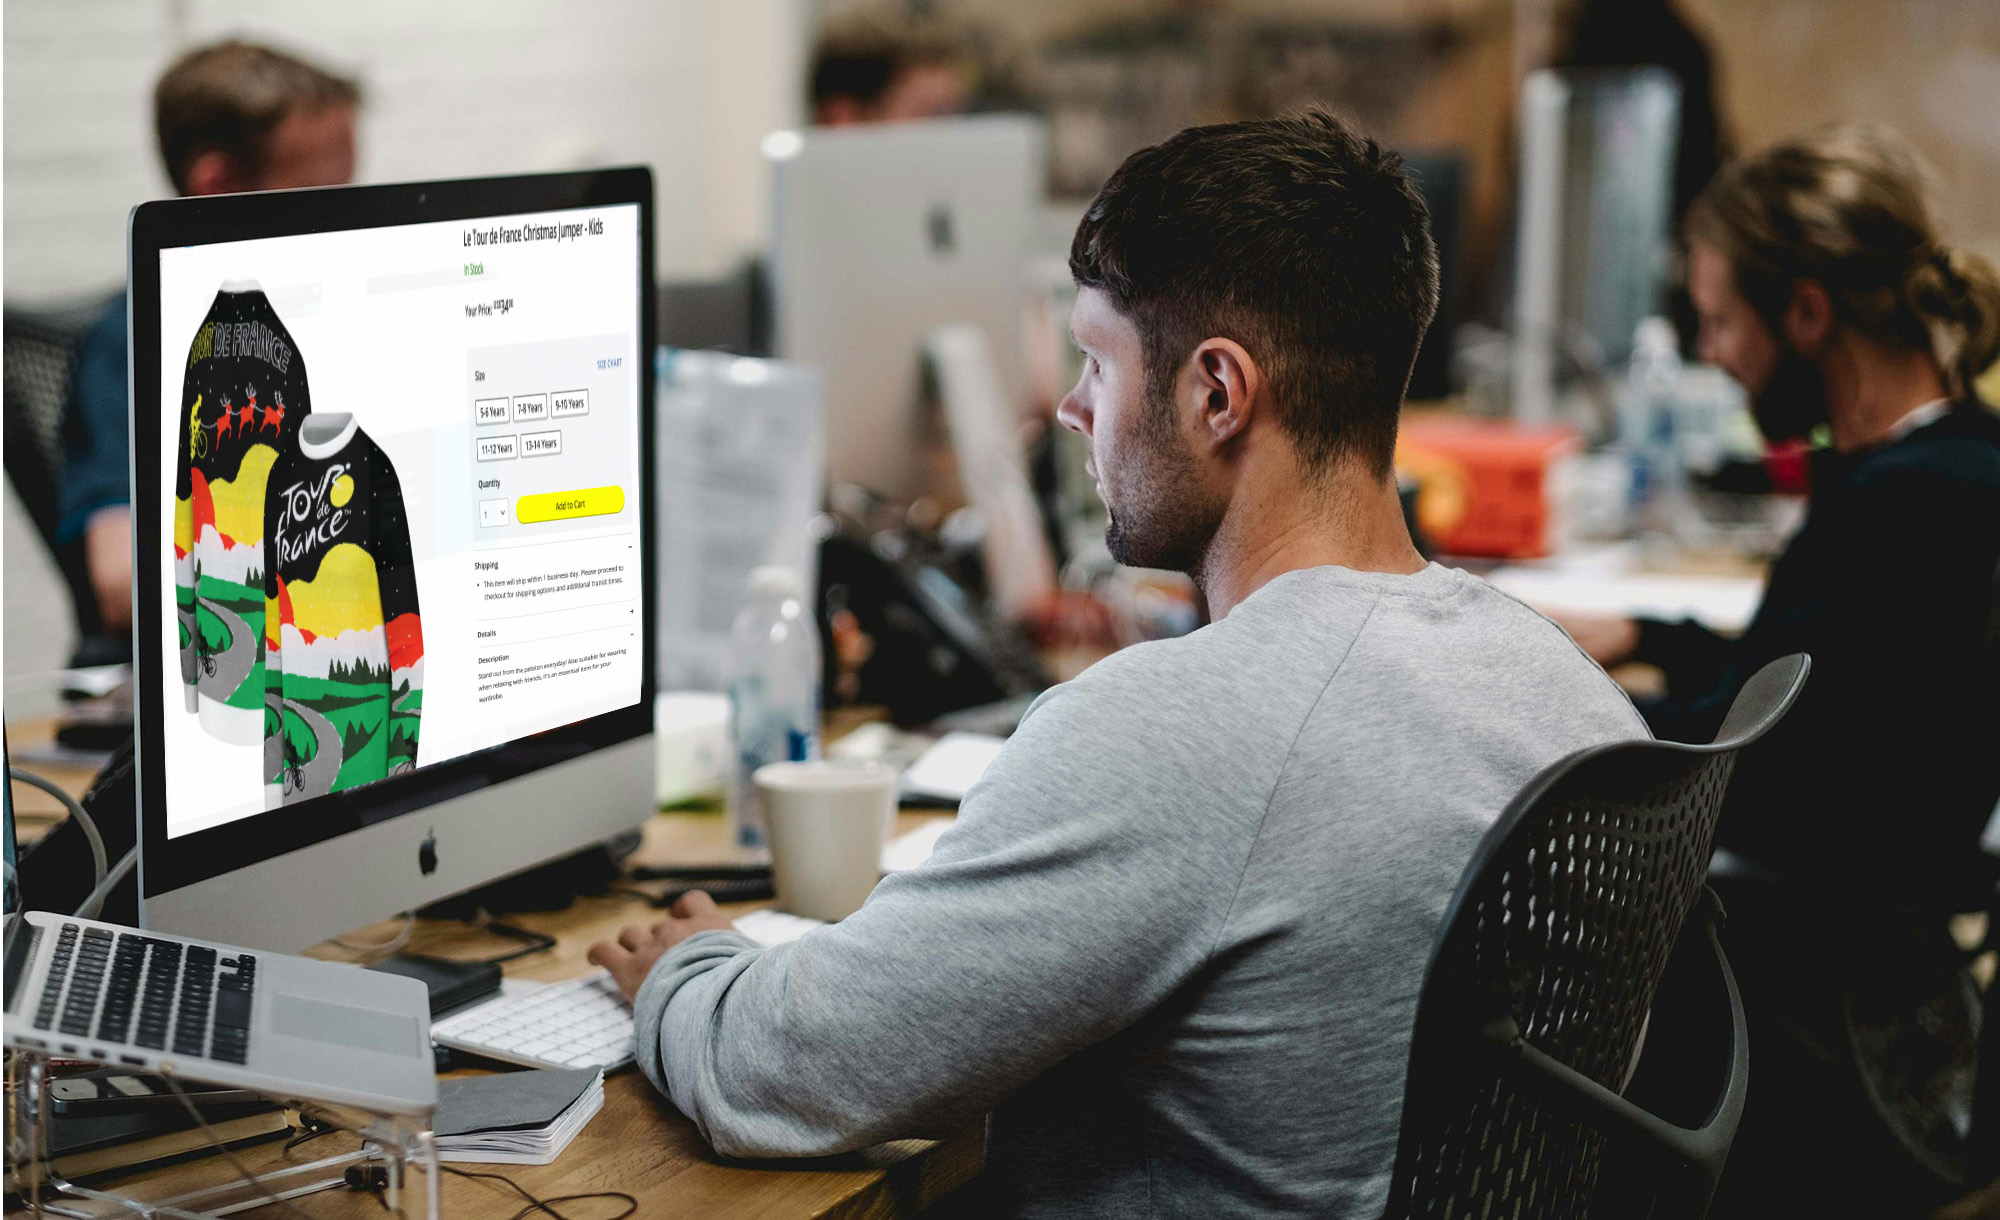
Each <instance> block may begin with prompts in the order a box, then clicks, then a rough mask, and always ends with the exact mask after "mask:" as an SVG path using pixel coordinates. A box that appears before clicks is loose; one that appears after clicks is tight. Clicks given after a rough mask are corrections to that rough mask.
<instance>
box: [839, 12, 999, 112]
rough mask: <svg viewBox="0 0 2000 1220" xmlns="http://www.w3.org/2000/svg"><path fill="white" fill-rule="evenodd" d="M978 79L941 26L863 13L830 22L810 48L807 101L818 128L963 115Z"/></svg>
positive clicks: (963, 50) (966, 54)
mask: <svg viewBox="0 0 2000 1220" xmlns="http://www.w3.org/2000/svg"><path fill="white" fill-rule="evenodd" d="M977 76H978V69H977V65H976V61H975V58H974V56H973V55H972V53H971V51H970V50H969V48H968V47H967V45H966V44H965V42H964V40H963V39H961V38H958V37H955V36H954V35H953V34H952V32H951V31H950V30H949V29H947V28H946V27H945V26H943V25H942V24H940V23H937V22H935V21H932V20H928V19H922V18H917V17H914V16H910V15H908V14H904V13H900V12H898V11H897V10H895V9H893V8H868V9H863V10H861V11H858V12H855V13H850V14H847V15H845V16H842V17H838V18H835V19H834V20H832V21H830V22H828V23H827V26H826V28H825V29H824V30H823V31H821V33H820V38H819V43H818V45H817V46H815V47H814V48H813V56H812V69H811V78H810V82H809V86H808V88H809V93H810V97H809V100H810V101H811V103H812V118H813V122H815V123H817V124H819V125H820V126H822V127H845V126H851V125H853V124H857V123H892V122H897V121H901V120H905V119H935V118H944V117H946V116H949V115H954V114H963V113H964V112H965V110H966V108H967V107H968V106H969V105H970V103H971V101H972V94H973V87H974V84H975V82H976V79H977Z"/></svg>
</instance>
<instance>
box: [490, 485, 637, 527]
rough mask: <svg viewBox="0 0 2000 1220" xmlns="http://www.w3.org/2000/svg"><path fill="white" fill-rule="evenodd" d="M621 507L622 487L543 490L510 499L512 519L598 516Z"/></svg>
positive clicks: (623, 501)
mask: <svg viewBox="0 0 2000 1220" xmlns="http://www.w3.org/2000/svg"><path fill="white" fill-rule="evenodd" d="M624 510H625V489H624V488H622V487H585V488H583V489H581V490H579V491H544V492H538V493H536V494H535V495H532V496H522V497H521V498H520V499H519V500H517V501H515V502H514V519H515V520H516V521H523V522H532V521H567V520H569V519H570V518H571V517H602V516H605V515H606V514H608V513H617V512H623V511H624Z"/></svg>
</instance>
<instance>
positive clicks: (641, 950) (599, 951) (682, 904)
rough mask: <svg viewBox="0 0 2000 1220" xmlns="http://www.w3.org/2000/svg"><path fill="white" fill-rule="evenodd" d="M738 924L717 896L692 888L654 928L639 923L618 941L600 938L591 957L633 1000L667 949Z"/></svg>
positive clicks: (619, 935) (619, 936)
mask: <svg viewBox="0 0 2000 1220" xmlns="http://www.w3.org/2000/svg"><path fill="white" fill-rule="evenodd" d="M734 926H735V925H734V924H733V923H731V922H730V919H729V916H727V915H724V914H723V913H722V912H721V911H719V910H717V909H716V907H715V899H713V898H710V897H709V896H708V895H707V894H704V893H702V892H701V891H700V890H690V891H688V892H687V893H685V894H683V895H681V896H680V898H679V899H678V900H676V901H675V903H674V905H672V906H670V907H668V908H667V917H666V918H665V919H662V920H660V921H659V922H657V923H655V924H654V925H653V926H652V927H650V928H649V927H646V926H645V925H644V924H636V923H635V924H632V925H631V926H629V927H627V928H626V929H625V930H624V931H622V932H620V933H619V934H618V939H617V940H615V941H609V940H600V941H598V942H597V943H596V944H594V945H592V946H591V947H590V960H591V963H592V964H593V965H598V966H602V967H604V968H605V969H606V970H609V971H610V972H611V978H612V980H613V981H614V982H616V983H617V984H618V990H619V991H622V992H624V993H625V998H626V999H628V1000H630V999H634V998H636V997H637V996H638V994H639V988H640V986H641V985H643V984H644V983H645V981H646V976H647V975H648V974H650V973H652V970H653V963H654V962H657V961H659V960H660V957H661V956H662V955H663V954H665V953H666V951H667V950H669V949H671V948H673V947H674V946H675V945H678V944H680V943H681V942H682V941H684V940H686V939H687V938H688V937H690V936H693V935H694V934H695V933H696V932H707V931H711V930H715V931H727V930H728V929H730V928H733V927H734Z"/></svg>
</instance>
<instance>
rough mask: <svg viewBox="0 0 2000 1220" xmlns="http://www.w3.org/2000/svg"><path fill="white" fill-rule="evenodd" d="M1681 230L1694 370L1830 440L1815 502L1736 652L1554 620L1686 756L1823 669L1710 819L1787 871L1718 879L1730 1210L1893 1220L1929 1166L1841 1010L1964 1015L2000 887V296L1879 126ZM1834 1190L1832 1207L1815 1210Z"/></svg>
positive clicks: (1853, 133)
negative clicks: (1748, 695)
mask: <svg viewBox="0 0 2000 1220" xmlns="http://www.w3.org/2000/svg"><path fill="white" fill-rule="evenodd" d="M1688 240H1689V266H1688V279H1689V290H1690V293H1691V295H1692V296H1693V299H1694V303H1695V306H1696V309H1697V311H1698V312H1699V314H1700V320H1701V339H1700V347H1701V353H1700V354H1701V356H1702V358H1703V359H1704V360H1708V361H1710V362H1712V363H1715V364H1718V365H1720V366H1721V367H1722V368H1723V369H1724V370H1725V371H1727V372H1728V373H1729V374H1730V375H1731V376H1733V377H1735V378H1736V379H1737V380H1738V381H1740V382H1742V383H1743V386H1744V388H1745V389H1746V390H1747V391H1748V392H1749V394H1750V397H1751V399H1752V401H1753V404H1754V407H1755V411H1756V417H1757V421H1758V424H1759V426H1760V427H1761V428H1762V430H1763V432H1764V434H1765V435H1766V436H1767V437H1768V438H1769V439H1771V440H1773V441H1783V440H1788V439H1792V438H1796V437H1803V436H1806V435H1807V434H1808V433H1810V432H1812V431H1814V430H1815V429H1816V428H1820V427H1824V428H1825V429H1826V432H1827V434H1828V437H1829V439H1830V440H1831V447H1830V448H1828V449H1823V450H1821V451H1819V452H1818V453H1817V454H1816V455H1815V456H1814V459H1813V466H1812V468H1811V496H1812V502H1811V508H1810V511H1809V512H1808V514H1807V517H1806V520H1805V522H1804V524H1803V525H1802V526H1801V527H1800V529H1799V531H1798V533H1797V534H1796V535H1794V536H1793V538H1792V539H1791V541H1790V542H1789V544H1788V545H1787V546H1786V549H1785V552H1784V554H1783V555H1781V556H1780V557H1779V558H1778V560H1777V562H1776V564H1775V565H1773V567H1772V570H1771V577H1770V584H1769V586H1768V588H1767V589H1766V592H1765V595H1764V600H1763V604H1762V605H1761V607H1760V608H1759V609H1758V611H1757V614H1756V617H1755V618H1754V620H1753V621H1752V622H1751V624H1750V626H1749V629H1748V630H1747V631H1745V632H1744V634H1743V636H1742V638H1740V639H1735V640H1730V639H1725V638H1723V637H1721V636H1717V635H1715V634H1713V633H1711V632H1709V631H1707V630H1705V629H1703V628H1701V627H1699V626H1696V625H1695V624H1692V623H1682V624H1667V623H1658V622H1647V621H1635V620H1629V619H1611V620H1600V619H1585V618H1581V617H1578V618H1565V619H1563V620H1562V621H1564V623H1565V625H1567V626H1568V627H1569V628H1570V629H1571V631H1572V634H1574V635H1575V637H1576V639H1577V640H1578V642H1579V643H1581V644H1583V645H1584V647H1585V648H1586V649H1587V650H1588V651H1589V652H1590V653H1591V654H1592V655H1593V656H1595V657H1596V658H1597V659H1598V660H1599V661H1601V662H1603V663H1604V664H1606V665H1613V664H1617V663H1619V662H1621V661H1626V660H1638V661H1645V662H1651V663H1654V664H1657V665H1659V666H1660V667H1661V668H1662V669H1663V670H1664V671H1665V673H1666V679H1667V690H1666V695H1665V697H1664V698H1662V699H1659V700H1657V701H1649V702H1642V704H1641V710H1642V711H1644V713H1645V715H1646V718H1647V720H1648V721H1649V722H1650V723H1651V725H1652V727H1653V730H1654V732H1655V733H1657V734H1658V735H1659V736H1660V737H1662V738H1668V739H1671V740H1675V741H1707V740H1709V739H1710V737H1711V736H1712V735H1713V733H1714V731H1715V728H1716V726H1717V725H1718V724H1719V723H1720V722H1721V719H1722V716H1723V714H1724V713H1725V712H1726V711H1727V710H1728V707H1729V702H1730V700H1732V699H1733V698H1735V696H1736V692H1737V690H1738V689H1739V688H1740V687H1741V685H1742V683H1743V682H1744V680H1745V679H1746V678H1748V677H1749V675H1751V674H1753V673H1755V672H1756V671H1757V668H1758V667H1759V666H1760V665H1762V664H1764V663H1765V662H1767V661H1769V660H1771V659H1773V658H1776V657H1779V656H1782V655H1784V654H1787V653H1793V652H1806V653H1810V654H1811V655H1812V661H1813V670H1812V678H1811V680H1810V681H1809V682H1808V683H1807V684H1806V688H1805V691H1804V693H1803V694H1802V695H1801V696H1800V697H1799V701H1798V704H1797V706H1796V707H1794V708H1793V709H1792V711H1791V714H1790V715H1789V716H1788V717H1787V718H1786V719H1785V722H1784V723H1783V724H1781V725H1779V726H1778V728H1777V729H1776V730H1774V731H1773V732H1772V733H1771V735H1770V736H1769V737H1768V738H1767V739H1766V740H1765V741H1763V742H1761V743H1759V744H1758V745H1757V746H1756V747H1755V748H1754V749H1751V750H1747V751H1745V752H1744V754H1743V756H1742V757H1741V758H1740V759H1739V760H1738V762H1737V764H1736V772H1735V776H1734V778H1733V780H1732V782H1731V786H1730V795H1729V802H1728V804H1727V806H1726V807H1725V809H1724V812H1723V818H1722V822H1721V825H1720V827H1719V829H1718V841H1719V842H1720V843H1721V844H1722V845H1723V846H1725V847H1727V848H1729V849H1730V850H1731V852H1733V853H1734V854H1735V855H1736V856H1738V857H1740V858H1743V859H1747V860H1748V861H1749V862H1750V864H1751V865H1752V866H1754V867H1755V869H1756V871H1758V872H1760V873H1763V874H1767V875H1768V876H1769V880H1768V881H1766V882H1763V883H1754V882H1746V881H1744V880H1743V879H1742V878H1740V877H1731V876H1726V875H1725V876H1723V877H1722V878H1720V880H1719V881H1718V885H1719V886H1721V885H1726V884H1727V885H1730V888H1728V889H1725V890H1724V891H1723V896H1724V900H1725V902H1727V903H1728V905H1729V910H1730V915H1731V920H1730V925H1729V929H1728V932H1729V944H1730V948H1729V952H1730V956H1731V958H1732V960H1733V961H1734V963H1735V965H1736V971H1737V976H1738V978H1739V979H1741V980H1742V981H1743V990H1744V995H1745V999H1746V1004H1747V1006H1748V1008H1749V1012H1750V1016H1751V1020H1752V1054H1753V1056H1754V1057H1755V1062H1756V1065H1757V1066H1756V1072H1755V1075H1756V1078H1757V1084H1756V1085H1754V1086H1753V1087H1752V1089H1751V1094H1750V1102H1749V1110H1748V1112H1747V1114H1746V1117H1745V1125H1744V1129H1743V1134H1742V1136H1741V1137H1739V1139H1738V1141H1737V1145H1736V1149H1735V1151H1734V1152H1733V1153H1732V1154H1731V1157H1730V1162H1729V1175H1728V1176H1727V1177H1725V1178H1724V1180H1723V1184H1722V1194H1721V1195H1720V1196H1719V1197H1718V1199H1717V1203H1716V1208H1717V1211H1716V1214H1717V1215H1725V1214H1726V1215H1735V1214H1738V1212H1737V1211H1735V1210H1732V1208H1734V1207H1736V1206H1739V1205H1740V1207H1741V1209H1742V1213H1743V1214H1757V1215H1764V1214H1772V1212H1773V1211H1774V1210H1776V1209H1780V1208H1782V1209H1783V1210H1786V1211H1796V1212H1797V1213H1798V1214H1815V1209H1816V1207H1818V1206H1827V1207H1833V1208H1836V1209H1838V1210H1840V1211H1843V1212H1845V1211H1846V1210H1847V1209H1849V1208H1852V1209H1854V1211H1853V1214H1883V1215H1887V1214H1891V1213H1890V1212H1887V1211H1882V1212H1871V1211H1870V1210H1869V1208H1870V1206H1871V1204H1870V1203H1869V1202H1867V1201H1864V1198H1863V1197H1862V1196H1858V1195H1856V1194H1855V1193H1854V1191H1855V1190H1856V1189H1857V1187H1858V1185H1859V1184H1860V1183H1864V1182H1865V1183H1870V1184H1872V1185H1873V1186H1880V1187H1881V1188H1882V1189H1883V1190H1884V1197H1883V1199H1882V1205H1883V1206H1887V1205H1888V1201H1889V1199H1890V1198H1893V1197H1900V1199H1901V1201H1904V1202H1910V1201H1913V1200H1911V1198H1910V1196H1909V1190H1910V1189H1912V1188H1910V1187H1908V1186H1907V1185H1905V1186H1902V1187H1901V1188H1900V1189H1901V1190H1902V1194H1901V1195H1900V1196H1896V1195H1895V1194H1894V1192H1895V1191H1896V1190H1897V1189H1898V1187H1894V1186H1889V1185H1887V1184H1888V1183H1891V1182H1896V1183H1907V1182H1908V1181H1909V1175H1910V1172H1911V1170H1913V1168H1914V1164H1913V1162H1908V1161H1907V1160H1905V1159H1904V1158H1901V1157H1900V1156H1899V1155H1898V1154H1896V1153H1895V1152H1894V1150H1893V1145H1892V1144H1891V1142H1890V1140H1889V1133H1888V1132H1887V1131H1886V1130H1883V1129H1882V1128H1881V1124H1880V1122H1879V1120H1876V1119H1874V1118H1872V1117H1869V1116H1867V1115H1866V1114H1865V1103H1863V1102H1862V1101H1861V1099H1860V1087H1861V1086H1860V1082H1859V1081H1858V1080H1856V1079H1854V1078H1853V1069H1852V1061H1853V1057H1852V1055H1850V1053H1849V1050H1848V1047H1847V1046H1846V1042H1847V1041H1848V1040H1849V1038H1850V1037H1851V1036H1852V1035H1850V1034H1849V1033H1847V1032H1845V1031H1844V1029H1843V1021H1844V1020H1846V1019H1847V1018H1843V1016H1842V1011H1843V1009H1847V1010H1851V1011H1859V1010H1862V1009H1868V1008H1875V1007H1880V1006H1882V1005H1887V1010H1888V1011H1902V1012H1904V1013H1906V1014H1907V1015H1909V1016H1910V1017H1911V1018H1912V1020H1914V1017H1915V1012H1916V1010H1917V1009H1918V1008H1920V1007H1926V1006H1928V1004H1929V1001H1928V1000H1926V999H1925V998H1924V997H1926V996H1939V995H1943V996H1949V995H1950V994H1951V992H1952V989H1953V988H1954V986H1955V985H1956V979H1957V970H1958V961H1957V958H1956V956H1955V955H1954V953H1953V950H1952V947H1951V944H1950V942H1949V940H1948V937H1947V933H1946V923H1945V920H1946V916H1948V915H1949V914H1950V913H1951V912H1952V911H1953V910H1955V909H1956V908H1955V907H1953V906H1952V905H1951V903H1952V902H1953V900H1954V899H1961V898H1968V897H1969V898H1971V899H1972V900H1974V901H1978V902H1980V903H1981V904H1982V905H1983V901H1984V895H1982V894H1980V893H1978V892H1977V887H1978V886H1980V885H1982V884H1983V885H1984V886H1986V887H1987V888H1989V889H1990V886H1991V881H1990V880H1988V879H1987V874H1986V866H1985V865H1984V861H1983V857H1982V853H1981V851H1980V847H1979V840H1980V832H1981V830H1982V828H1983V827H1984V825H1985V823H1986V820H1987V817H1988V816H1989V815H1990V814H1991V813H1992V812H1993V809H1994V803H1995V800H1996V798H2000V750H1996V743H2000V690H1996V685H1995V684H1996V679H2000V639H1996V638H1994V637H1993V635H1992V633H1993V632H1994V631H1995V625H1994V624H1993V623H1992V621H1991V620H1990V618H1989V616H1990V615H1991V614H1992V613H1993V612H1994V608H1995V603H1994V598H1995V596H1996V592H2000V586H1997V585H1996V583H1995V582H1996V579H2000V571H1996V565H2000V419H1996V417H1995V416H1994V414H1993V412H1992V411H1991V410H1990V409H1989V408H1988V407H1987V406H1985V405H1984V404H1982V403H1981V402H1979V400H1978V397H1977V395H1976V393H1975V392H1974V390H1973V381H1974V379H1975V378H1976V377H1977V376H1978V375H1979V374H1980V373H1981V372H1982V371H1983V370H1984V369H1986V368H1987V367H1989V366H1990V365H1992V363H1993V362H1994V360H1995V359H1996V357H2000V277H1996V274H1995V272H1994V269H1993V267H1992V266H1991V265H1989V264H1987V263H1986V262H1984V261H1983V260H1981V259H1979V258H1976V257H1974V256H1972V255H1970V254H1967V253H1965V252H1964V251H1960V250H1954V249H1951V248H1949V247H1947V246H1945V245H1943V244H1942V243H1941V242H1940V241H1939V238H1938V235H1937V233H1936V231H1935V229H1934V226H1933V221H1932V219H1931V214H1930V210H1929V205H1928V202H1927V200H1926V197H1925V192H1924V175H1923V173H1922V171H1921V167H1920V166H1919V164H1918V162H1917V159H1916V156H1915V154H1914V153H1913V152H1911V151H1910V150H1909V149H1908V147H1907V146H1905V145H1904V144H1902V143H1901V142H1900V141H1899V140H1897V139H1895V138H1894V137H1893V136H1891V135H1890V134H1888V133H1886V132H1883V131H1880V130H1876V129H1869V128H1860V127H1856V128H1848V129H1844V130H1838V131H1833V132H1829V133H1826V134H1823V135H1820V136H1817V137H1814V138H1811V139H1807V140H1801V141H1798V142H1794V143H1788V144H1783V145H1779V146H1778V147H1775V148H1772V149H1769V150H1767V151H1765V152H1763V153H1761V154H1759V155H1758V156H1756V157H1753V158H1751V159H1750V160H1748V161H1746V162H1744V163H1742V164H1739V165H1736V166H1732V167H1729V168H1727V169H1725V170H1724V172H1723V173H1722V174H1721V175H1720V176H1719V177H1718V178H1717V180H1716V181H1715V182H1714V183H1713V184H1712V185H1711V186H1710V187H1709V188H1708V189H1707V190H1706V191H1705V192H1704V193H1703V194H1702V195H1701V196H1700V198H1698V199H1697V200H1696V202H1695V204H1694V206H1693V208H1692V209H1691V211H1690V213H1689V220H1688ZM1737 871H1739V872H1740V871H1742V870H1740V869H1739V870H1737ZM1732 883H1733V884H1732ZM1897 997H1901V998H1900V1000H1898V999H1897ZM1984 1070H1993V1069H1991V1068H1990V1067H1988V1068H1986V1069H1984ZM1906 1083H1907V1082H1898V1083H1897V1085H1896V1086H1894V1088H1901V1087H1903V1086H1904V1085H1905V1084H1906ZM1876 1085H1877V1087H1878V1089H1879V1088H1880V1087H1882V1086H1881V1082H1880V1081H1877V1082H1876ZM1891 1091H1893V1089H1892V1090H1891ZM1893 1105H1894V1103H1891V1106H1892V1107H1893ZM1857 1115H1859V1116H1858V1117H1857ZM1836 1165H1837V1166H1839V1167H1840V1168H1839V1172H1838V1173H1837V1174H1835V1173H1829V1172H1828V1169H1829V1167H1831V1166H1836ZM1899 1166H1900V1168H1899ZM1815 1184H1817V1186H1818V1187H1820V1188H1823V1189H1824V1190H1825V1191H1827V1192H1828V1193H1827V1195H1826V1197H1824V1198H1819V1197H1817V1196H1811V1195H1807V1194H1802V1193H1800V1192H1801V1191H1802V1190H1805V1189H1807V1188H1808V1187H1809V1186H1813V1185H1815Z"/></svg>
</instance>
